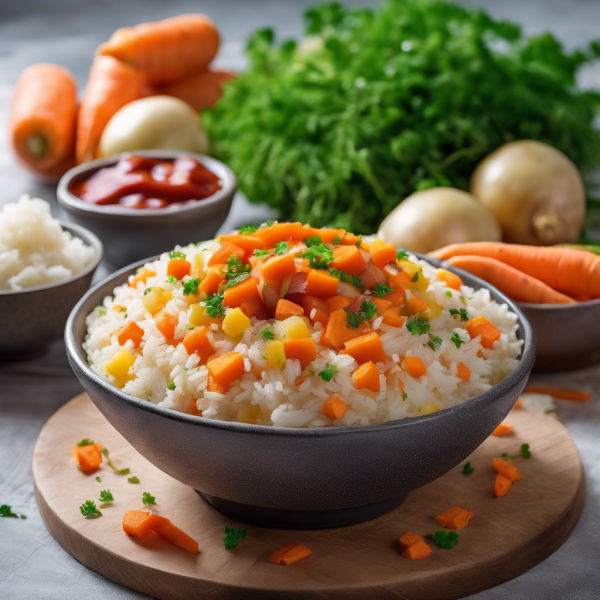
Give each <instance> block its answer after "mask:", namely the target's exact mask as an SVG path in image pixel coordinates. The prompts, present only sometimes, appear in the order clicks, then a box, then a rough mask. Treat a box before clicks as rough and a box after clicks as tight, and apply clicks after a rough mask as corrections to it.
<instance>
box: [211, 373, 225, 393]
mask: <svg viewBox="0 0 600 600" xmlns="http://www.w3.org/2000/svg"><path fill="white" fill-rule="evenodd" d="M206 389H207V391H209V392H217V394H226V393H227V391H228V390H229V386H228V385H221V384H220V383H219V382H218V381H215V378H214V377H213V376H212V375H211V374H210V373H209V374H208V382H207V384H206Z"/></svg>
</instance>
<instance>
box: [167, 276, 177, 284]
mask: <svg viewBox="0 0 600 600" xmlns="http://www.w3.org/2000/svg"><path fill="white" fill-rule="evenodd" d="M166 281H167V283H177V277H175V276H174V275H169V276H168V277H167V280H166Z"/></svg>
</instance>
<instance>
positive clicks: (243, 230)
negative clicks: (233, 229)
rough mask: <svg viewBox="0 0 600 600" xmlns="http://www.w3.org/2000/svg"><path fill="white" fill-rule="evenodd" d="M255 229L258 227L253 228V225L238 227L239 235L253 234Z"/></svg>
mask: <svg viewBox="0 0 600 600" xmlns="http://www.w3.org/2000/svg"><path fill="white" fill-rule="evenodd" d="M257 229H258V227H255V226H254V225H244V226H243V227H240V230H239V233H254V232H255V231H256V230H257Z"/></svg>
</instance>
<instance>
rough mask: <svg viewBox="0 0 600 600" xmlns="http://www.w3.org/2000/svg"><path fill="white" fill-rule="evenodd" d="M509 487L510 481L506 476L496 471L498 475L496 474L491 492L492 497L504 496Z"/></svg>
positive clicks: (510, 485)
mask: <svg viewBox="0 0 600 600" xmlns="http://www.w3.org/2000/svg"><path fill="white" fill-rule="evenodd" d="M511 487H512V481H511V480H510V479H509V478H508V477H504V475H502V474H501V473H498V475H496V482H495V483H494V491H493V493H492V496H493V497H494V498H501V497H502V496H506V494H508V492H509V490H510V488H511Z"/></svg>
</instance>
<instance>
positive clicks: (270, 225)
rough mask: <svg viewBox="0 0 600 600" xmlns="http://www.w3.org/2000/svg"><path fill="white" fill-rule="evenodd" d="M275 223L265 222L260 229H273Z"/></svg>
mask: <svg viewBox="0 0 600 600" xmlns="http://www.w3.org/2000/svg"><path fill="white" fill-rule="evenodd" d="M275 223H276V221H265V222H264V223H263V224H262V225H261V229H264V228H265V227H273V225H275Z"/></svg>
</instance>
